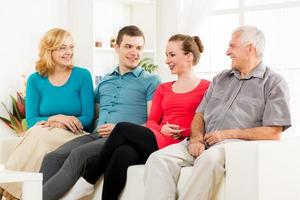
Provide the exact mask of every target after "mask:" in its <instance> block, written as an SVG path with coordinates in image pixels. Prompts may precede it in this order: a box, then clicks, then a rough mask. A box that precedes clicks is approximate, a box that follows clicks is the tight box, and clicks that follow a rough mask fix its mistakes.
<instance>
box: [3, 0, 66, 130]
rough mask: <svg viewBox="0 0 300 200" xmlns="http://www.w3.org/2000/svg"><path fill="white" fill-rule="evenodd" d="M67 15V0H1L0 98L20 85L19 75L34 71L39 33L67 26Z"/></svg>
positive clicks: (7, 100)
mask: <svg viewBox="0 0 300 200" xmlns="http://www.w3.org/2000/svg"><path fill="white" fill-rule="evenodd" d="M68 17H69V15H68V0H21V1H20V0H0V26H1V27H0V30H1V31H0V60H1V64H0V101H4V102H5V103H7V104H8V102H9V97H8V96H9V94H15V92H16V91H17V90H20V89H21V87H22V78H21V75H22V74H26V75H29V74H30V73H32V72H34V63H35V61H36V59H37V55H38V42H39V40H40V38H41V37H42V35H43V34H44V33H45V32H46V31H47V30H49V29H50V28H54V27H61V28H66V29H68V26H69V24H68ZM5 114H6V113H5V112H4V110H3V107H2V105H0V115H1V116H4V115H5ZM1 126H3V124H1V123H0V127H1ZM0 135H1V132H0Z"/></svg>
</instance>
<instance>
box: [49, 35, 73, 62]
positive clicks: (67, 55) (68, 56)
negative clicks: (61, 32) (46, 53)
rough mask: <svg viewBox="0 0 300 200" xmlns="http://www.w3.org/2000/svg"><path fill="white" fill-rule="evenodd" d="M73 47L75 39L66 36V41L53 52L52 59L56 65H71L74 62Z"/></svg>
mask: <svg viewBox="0 0 300 200" xmlns="http://www.w3.org/2000/svg"><path fill="white" fill-rule="evenodd" d="M73 49H74V42H73V39H72V38H71V37H70V36H68V37H66V39H65V41H64V43H63V44H62V45H61V46H60V47H59V48H58V49H56V50H54V51H53V52H52V59H53V62H54V63H55V65H56V66H59V67H67V66H71V65H72V63H73V60H72V58H73Z"/></svg>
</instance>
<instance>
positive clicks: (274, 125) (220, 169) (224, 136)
mask: <svg viewBox="0 0 300 200" xmlns="http://www.w3.org/2000/svg"><path fill="white" fill-rule="evenodd" d="M264 46H265V38H264V35H263V33H262V32H261V31H260V30H258V29H257V28H256V27H253V26H242V27H239V28H237V29H236V30H235V31H234V32H233V34H232V38H231V41H230V43H229V48H228V50H227V53H226V54H227V55H228V56H230V58H231V59H232V64H231V65H232V69H231V70H225V71H223V72H221V73H220V74H218V75H217V76H216V77H214V79H213V82H212V83H211V85H210V87H209V89H208V90H207V92H206V94H205V97H204V99H203V101H202V102H201V104H200V105H199V107H198V109H197V110H196V114H195V116H194V119H193V122H192V133H191V137H190V140H189V141H183V142H181V143H179V144H176V145H172V146H170V147H167V148H165V149H163V150H161V151H157V152H155V153H153V154H152V155H151V156H150V158H149V159H148V161H147V163H146V170H145V177H144V179H145V187H146V190H145V199H149V200H150V199H156V200H165V199H177V198H178V199H180V200H184V199H189V200H194V199H195V200H196V199H197V200H209V199H211V197H212V194H213V193H214V191H215V189H216V186H217V185H218V184H219V182H220V180H221V179H222V177H223V176H224V171H225V166H224V162H225V153H224V145H222V143H227V142H233V141H234V140H278V139H280V135H281V132H282V131H284V130H285V129H287V128H288V127H289V126H290V125H291V118H290V112H289V106H288V99H289V95H288V87H287V84H286V82H285V81H284V79H283V78H282V77H281V76H280V75H279V74H277V73H275V72H274V71H272V70H271V69H270V68H268V67H266V66H265V65H264V64H263V63H262V57H263V51H264ZM205 146H207V147H209V148H208V149H207V150H205ZM192 165H193V172H192V175H191V177H190V178H189V181H188V183H187V184H186V185H185V189H184V191H183V193H182V194H180V196H179V197H177V196H176V185H177V181H178V178H179V174H180V170H181V168H182V167H184V166H192Z"/></svg>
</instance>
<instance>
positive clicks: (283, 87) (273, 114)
mask: <svg viewBox="0 0 300 200" xmlns="http://www.w3.org/2000/svg"><path fill="white" fill-rule="evenodd" d="M263 125H264V126H283V130H286V129H287V128H289V127H290V126H291V114H290V109H289V89H288V86H287V83H286V81H285V80H284V79H283V78H282V79H281V80H280V81H279V83H278V84H275V85H274V87H273V88H271V89H270V90H269V92H268V94H267V99H266V106H265V111H264V114H263Z"/></svg>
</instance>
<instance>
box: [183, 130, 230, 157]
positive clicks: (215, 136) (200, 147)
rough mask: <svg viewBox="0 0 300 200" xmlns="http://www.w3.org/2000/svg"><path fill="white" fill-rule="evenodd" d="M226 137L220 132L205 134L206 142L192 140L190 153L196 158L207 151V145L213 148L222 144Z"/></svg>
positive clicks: (189, 147) (189, 148)
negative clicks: (217, 144) (219, 143)
mask: <svg viewBox="0 0 300 200" xmlns="http://www.w3.org/2000/svg"><path fill="white" fill-rule="evenodd" d="M225 135H226V134H224V131H220V130H218V131H214V132H210V133H207V134H205V135H204V138H203V140H204V141H199V140H198V141H197V140H196V141H195V140H190V144H189V145H188V152H189V153H190V154H191V155H192V156H194V157H195V158H196V157H198V156H199V155H200V154H201V153H202V152H203V151H204V150H205V144H207V145H209V146H211V145H213V144H216V143H218V142H221V141H223V140H225V139H226V137H225Z"/></svg>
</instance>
